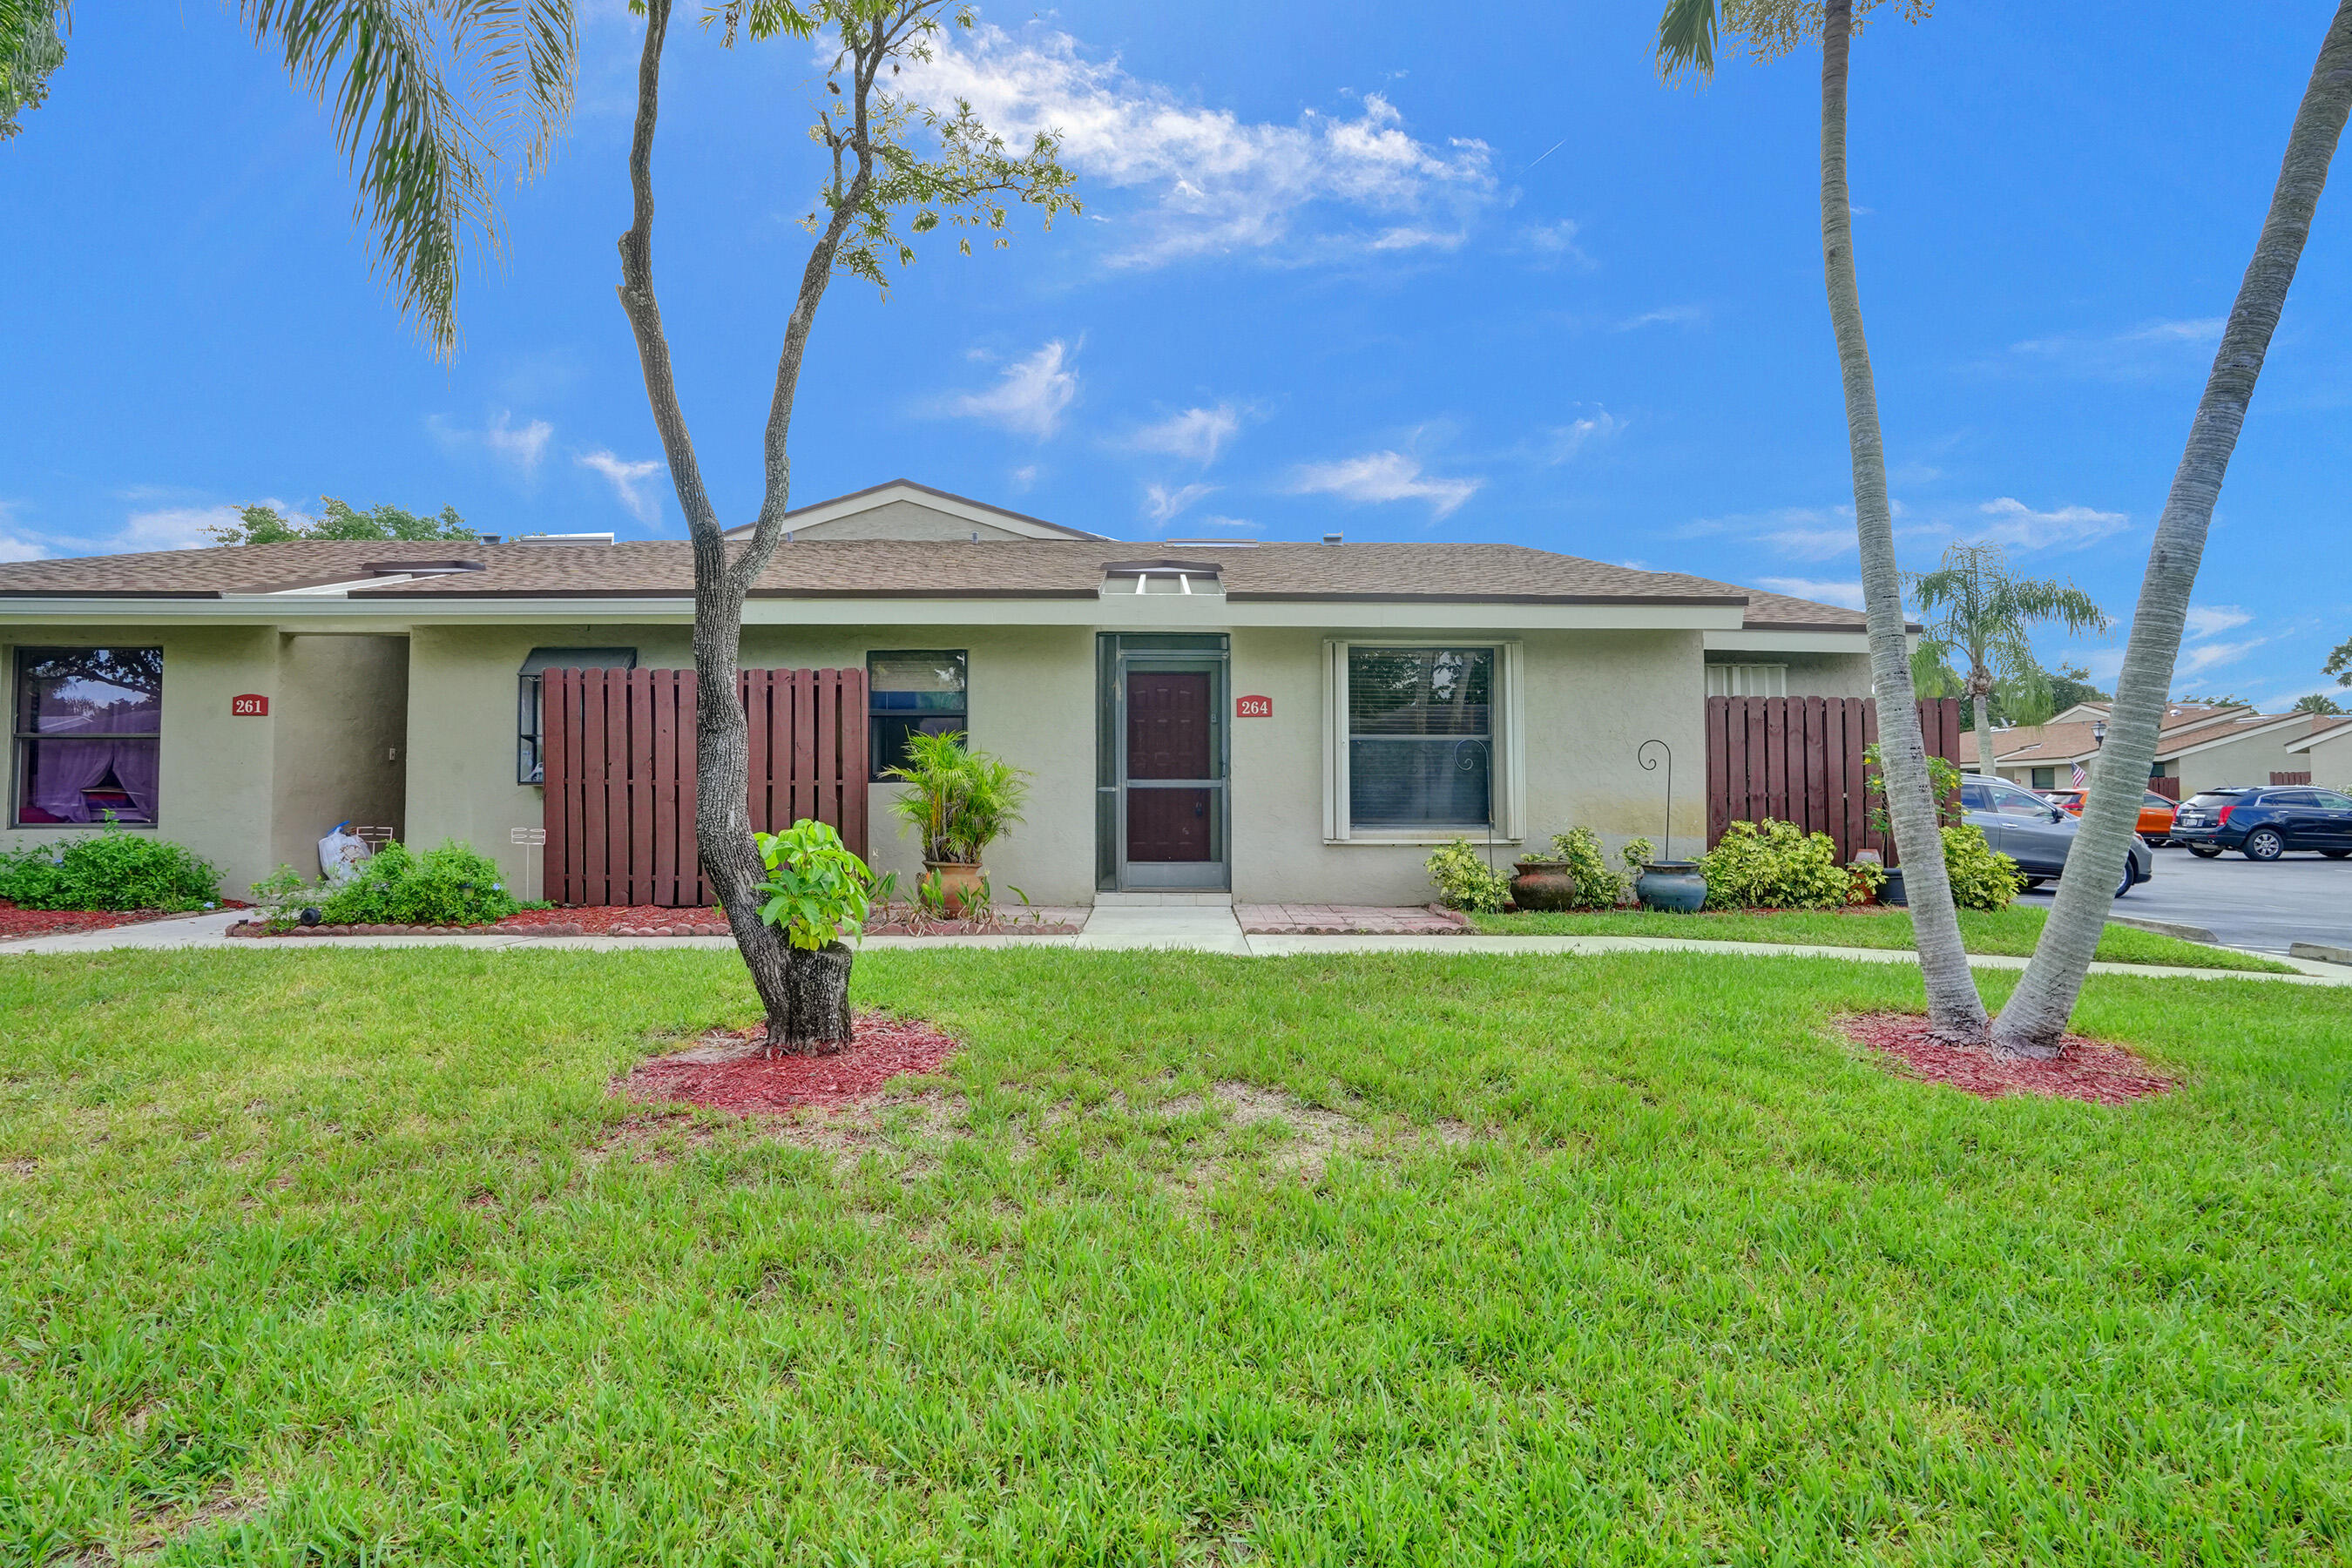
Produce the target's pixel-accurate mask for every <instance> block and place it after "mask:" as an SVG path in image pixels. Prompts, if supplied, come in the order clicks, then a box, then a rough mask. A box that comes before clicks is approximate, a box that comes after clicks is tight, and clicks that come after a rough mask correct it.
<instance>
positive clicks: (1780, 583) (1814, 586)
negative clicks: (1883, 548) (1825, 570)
mask: <svg viewBox="0 0 2352 1568" xmlns="http://www.w3.org/2000/svg"><path fill="white" fill-rule="evenodd" d="M1756 581H1757V584H1758V586H1759V587H1763V588H1769V589H1770V590H1771V591H1772V592H1773V593H1775V594H1786V595H1788V596H1789V597H1790V598H1791V599H1811V600H1813V601H1815V602H1816V603H1818V604H1823V605H1844V606H1845V607H1846V608H1847V609H1849V610H1858V609H1860V608H1862V584H1859V583H1824V582H1821V581H1818V580H1817V579H1814V578H1811V577H1759V578H1758V579H1757V580H1756Z"/></svg>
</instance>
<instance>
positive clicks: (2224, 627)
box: [2189, 605, 2254, 637]
mask: <svg viewBox="0 0 2352 1568" xmlns="http://www.w3.org/2000/svg"><path fill="white" fill-rule="evenodd" d="M2253 618H2254V613H2253V612H2252V610H2243V609H2240V608H2239V607H2238V606H2237V605H2189V636H2190V637H2219V636H2220V635H2221V633H2223V632H2227V631H2235V630H2236V629H2237V628H2238V627H2240V626H2244V625H2245V624H2246V623H2247V622H2248V621H2251V620H2252V619H2253Z"/></svg>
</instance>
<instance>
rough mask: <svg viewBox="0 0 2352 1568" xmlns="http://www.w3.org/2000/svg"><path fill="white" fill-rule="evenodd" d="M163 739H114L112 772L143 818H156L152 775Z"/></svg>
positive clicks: (159, 760)
mask: <svg viewBox="0 0 2352 1568" xmlns="http://www.w3.org/2000/svg"><path fill="white" fill-rule="evenodd" d="M161 752H163V743H162V742H158V741H117V742H114V776H115V779H116V780H117V781H118V782H119V783H120V784H121V785H122V790H123V793H124V794H126V795H129V796H130V797H131V805H134V806H135V807H137V808H138V813H139V816H140V817H141V819H142V820H143V821H147V822H152V821H154V820H155V775H156V773H157V771H158V768H159V764H160V763H161Z"/></svg>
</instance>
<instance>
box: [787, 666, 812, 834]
mask: <svg viewBox="0 0 2352 1568" xmlns="http://www.w3.org/2000/svg"><path fill="white" fill-rule="evenodd" d="M790 690H791V692H792V707H793V749H792V779H793V793H792V805H791V806H790V807H789V809H790V810H791V812H792V816H791V817H790V818H789V820H791V821H793V822H798V821H799V820H800V819H801V818H802V817H803V816H808V817H814V816H816V672H815V671H814V670H808V669H796V670H793V672H792V686H791V688H790Z"/></svg>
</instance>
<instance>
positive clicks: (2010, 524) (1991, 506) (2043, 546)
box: [1977, 496, 2131, 551]
mask: <svg viewBox="0 0 2352 1568" xmlns="http://www.w3.org/2000/svg"><path fill="white" fill-rule="evenodd" d="M1977 510H1978V511H1979V512H1981V513H1983V514H1984V515H1985V516H1987V517H1990V518H1995V519H1998V520H1999V521H1995V522H1994V523H1992V524H1991V525H1990V526H1989V527H1987V528H1985V529H1984V530H1982V531H1980V532H1979V534H1978V536H1977V537H1979V538H1980V539H1986V540H1990V541H1991V542H1994V543H1996V544H2002V545H2006V546H2008V547H2009V548H2010V549H2011V550H2016V551H2032V550H2080V549H2082V548H2083V547H2084V545H2088V544H2096V543H2097V542H2099V541H2101V540H2102V539H2106V538H2109V537H2111V536H2113V535H2115V534H2117V533H2120V532H2122V531H2124V529H2126V527H2128V526H2129V525H2130V523H2131V518H2130V516H2129V515H2128V514H2127V513H2125V512H2120V511H2100V510H2096V509H2095V508H2092V507H2087V506H2062V507H2060V508H2058V509H2057V510H2054V511H2036V510H2033V509H2032V507H2030V506H2027V505H2026V504H2025V503H2024V502H2023V501H2021V500H2017V499H2016V498H2015V497H2013V496H2002V497H2000V499H1999V500H1989V501H1986V502H1984V503H1983V504H1982V505H1980V506H1979V507H1978V508H1977Z"/></svg>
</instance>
